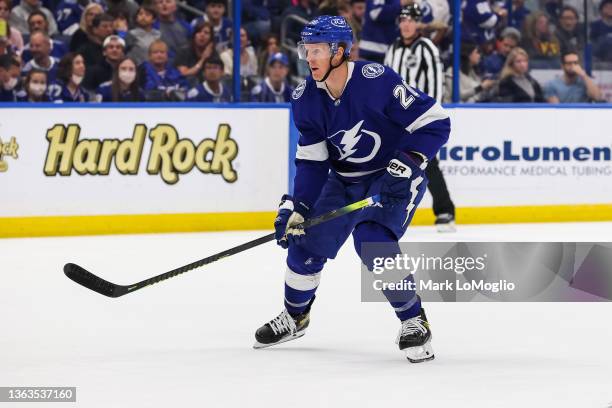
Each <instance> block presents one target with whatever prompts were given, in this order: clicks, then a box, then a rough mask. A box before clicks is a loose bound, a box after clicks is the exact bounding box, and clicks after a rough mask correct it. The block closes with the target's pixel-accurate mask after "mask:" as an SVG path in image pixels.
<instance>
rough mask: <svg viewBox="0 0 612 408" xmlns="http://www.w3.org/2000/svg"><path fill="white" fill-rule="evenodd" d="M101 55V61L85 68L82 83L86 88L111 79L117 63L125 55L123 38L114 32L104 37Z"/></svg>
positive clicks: (95, 86) (94, 87) (93, 87)
mask: <svg viewBox="0 0 612 408" xmlns="http://www.w3.org/2000/svg"><path fill="white" fill-rule="evenodd" d="M102 55H103V56H104V59H103V60H102V62H100V63H99V64H96V65H94V66H91V67H88V68H87V75H86V76H85V81H84V83H83V86H84V87H85V88H87V89H92V90H93V89H96V88H98V87H99V86H100V84H102V83H103V82H108V81H110V80H111V79H112V77H113V71H114V70H115V68H116V67H117V64H119V62H120V61H121V60H123V58H124V57H125V41H123V38H121V37H119V36H118V35H115V34H113V35H109V36H108V37H106V38H105V39H104V43H102Z"/></svg>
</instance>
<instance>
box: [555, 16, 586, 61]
mask: <svg viewBox="0 0 612 408" xmlns="http://www.w3.org/2000/svg"><path fill="white" fill-rule="evenodd" d="M555 35H556V36H557V38H558V39H559V44H560V46H561V53H562V54H563V53H565V52H568V51H571V50H576V51H579V50H582V49H584V30H583V29H582V26H581V25H580V24H578V11H576V9H575V8H573V7H571V6H564V7H563V8H562V9H561V13H560V14H559V21H558V23H557V29H556V31H555Z"/></svg>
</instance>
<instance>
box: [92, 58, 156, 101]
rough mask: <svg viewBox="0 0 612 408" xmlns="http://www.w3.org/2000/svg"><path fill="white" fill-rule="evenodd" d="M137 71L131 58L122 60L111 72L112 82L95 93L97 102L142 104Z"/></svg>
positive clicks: (142, 95) (101, 86) (142, 96)
mask: <svg viewBox="0 0 612 408" xmlns="http://www.w3.org/2000/svg"><path fill="white" fill-rule="evenodd" d="M138 83H139V81H138V70H137V69H136V64H135V63H134V61H133V60H132V59H131V58H124V59H123V60H121V61H120V62H119V64H118V65H117V68H116V69H115V70H114V72H113V79H112V81H109V82H105V83H103V84H102V85H100V87H99V88H98V90H97V91H96V100H97V101H98V102H142V101H144V100H145V99H144V94H143V92H142V89H141V88H140V87H139V85H138Z"/></svg>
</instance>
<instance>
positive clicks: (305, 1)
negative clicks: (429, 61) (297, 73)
mask: <svg viewBox="0 0 612 408" xmlns="http://www.w3.org/2000/svg"><path fill="white" fill-rule="evenodd" d="M293 4H294V5H293V6H292V7H289V8H287V9H286V10H285V11H284V13H283V16H282V19H283V20H285V19H286V18H287V17H288V16H297V17H301V18H303V19H305V20H308V21H310V20H312V19H313V18H315V17H317V16H318V15H319V9H318V8H317V7H316V4H315V2H314V1H313V0H298V1H297V2H294V3H293ZM398 10H399V7H398ZM396 14H397V13H396ZM393 18H394V19H395V15H394V16H393ZM303 28H304V24H302V23H298V22H297V21H296V20H289V21H288V22H287V38H288V39H289V40H292V41H293V42H294V43H295V44H297V43H298V42H299V41H301V40H302V37H301V36H300V33H301V32H302V29H303ZM226 71H227V67H226Z"/></svg>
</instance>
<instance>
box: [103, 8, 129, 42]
mask: <svg viewBox="0 0 612 408" xmlns="http://www.w3.org/2000/svg"><path fill="white" fill-rule="evenodd" d="M108 14H110V15H111V16H113V31H114V32H115V34H117V35H118V36H119V37H121V38H123V39H124V40H125V37H126V36H127V33H128V31H129V29H130V27H129V23H128V15H127V14H126V13H124V12H123V11H120V10H115V11H114V12H112V13H108Z"/></svg>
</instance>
